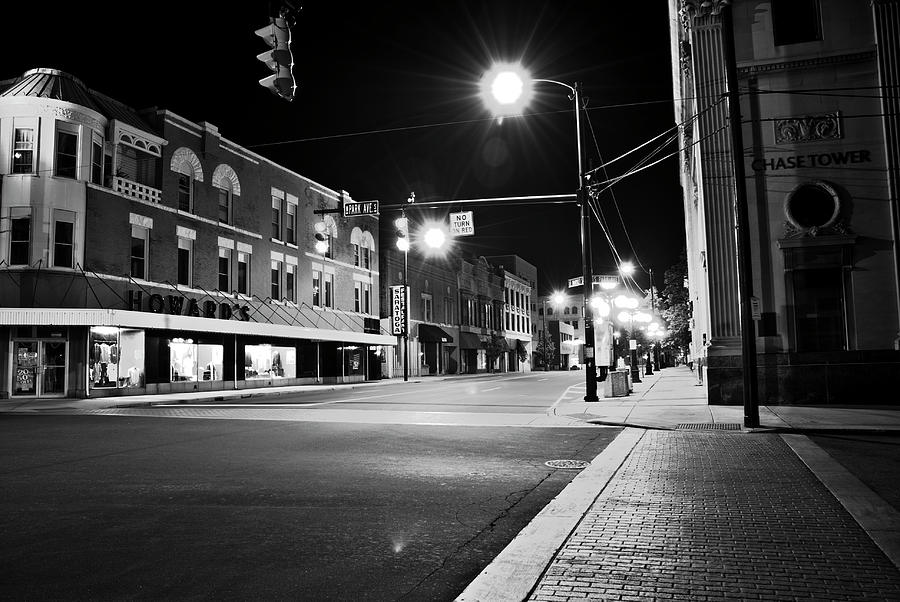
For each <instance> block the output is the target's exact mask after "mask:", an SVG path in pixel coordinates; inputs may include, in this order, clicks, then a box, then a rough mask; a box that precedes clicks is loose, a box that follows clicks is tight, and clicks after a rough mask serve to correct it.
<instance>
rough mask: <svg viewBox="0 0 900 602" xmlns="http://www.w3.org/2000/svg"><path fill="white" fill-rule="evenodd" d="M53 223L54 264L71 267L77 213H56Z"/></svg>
mask: <svg viewBox="0 0 900 602" xmlns="http://www.w3.org/2000/svg"><path fill="white" fill-rule="evenodd" d="M54 215H55V221H54V224H53V265H54V266H55V267H60V268H71V267H72V265H73V264H72V259H73V253H72V250H73V248H74V245H75V213H73V212H72V211H59V210H57V211H56V212H55V213H54Z"/></svg>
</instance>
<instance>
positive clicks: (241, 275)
mask: <svg viewBox="0 0 900 602" xmlns="http://www.w3.org/2000/svg"><path fill="white" fill-rule="evenodd" d="M237 255H238V260H237V292H238V293H240V294H242V295H246V294H247V293H248V292H249V291H250V253H243V252H240V251H239V252H238V254H237Z"/></svg>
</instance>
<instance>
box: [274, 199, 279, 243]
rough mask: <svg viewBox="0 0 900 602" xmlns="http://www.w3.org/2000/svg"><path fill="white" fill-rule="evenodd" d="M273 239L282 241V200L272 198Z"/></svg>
mask: <svg viewBox="0 0 900 602" xmlns="http://www.w3.org/2000/svg"><path fill="white" fill-rule="evenodd" d="M272 238H274V239H275V240H281V199H279V198H277V197H272Z"/></svg>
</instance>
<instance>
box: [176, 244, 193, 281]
mask: <svg viewBox="0 0 900 602" xmlns="http://www.w3.org/2000/svg"><path fill="white" fill-rule="evenodd" d="M192 256H193V241H191V239H189V238H182V237H180V236H179V237H178V284H183V285H185V286H191V275H192V274H191V271H192V268H193V260H192Z"/></svg>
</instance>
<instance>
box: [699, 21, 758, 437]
mask: <svg viewBox="0 0 900 602" xmlns="http://www.w3.org/2000/svg"><path fill="white" fill-rule="evenodd" d="M722 14H723V19H722V45H723V46H724V51H725V86H726V88H727V90H728V129H729V130H730V132H731V164H732V167H733V169H734V173H733V175H734V189H735V190H734V192H735V218H736V219H735V226H736V227H737V231H738V236H737V252H738V286H739V288H740V297H741V360H742V362H741V363H742V368H743V388H744V391H743V392H744V426H746V427H748V428H753V427H758V426H759V400H758V399H757V396H758V392H757V382H756V325H755V324H754V323H753V313H752V308H751V299H752V297H753V280H752V277H751V272H752V269H753V261H752V257H751V255H750V220H749V215H748V210H747V187H746V183H745V181H744V177H745V175H744V138H743V133H742V131H741V127H742V126H741V105H740V96H739V93H738V80H737V62H736V59H735V55H734V24H733V22H732V16H731V7H730V6H725V7H724V9H723V13H722ZM708 375H709V373H708V372H707V376H708Z"/></svg>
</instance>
